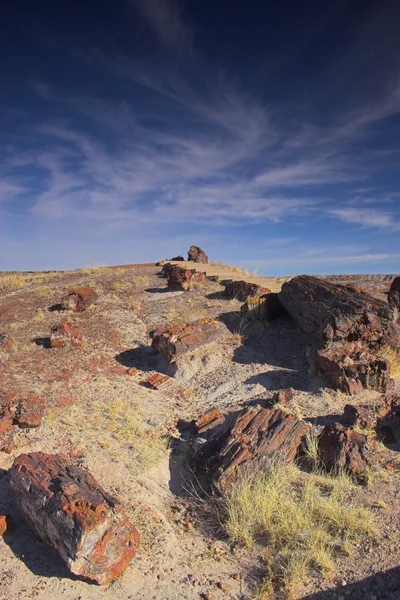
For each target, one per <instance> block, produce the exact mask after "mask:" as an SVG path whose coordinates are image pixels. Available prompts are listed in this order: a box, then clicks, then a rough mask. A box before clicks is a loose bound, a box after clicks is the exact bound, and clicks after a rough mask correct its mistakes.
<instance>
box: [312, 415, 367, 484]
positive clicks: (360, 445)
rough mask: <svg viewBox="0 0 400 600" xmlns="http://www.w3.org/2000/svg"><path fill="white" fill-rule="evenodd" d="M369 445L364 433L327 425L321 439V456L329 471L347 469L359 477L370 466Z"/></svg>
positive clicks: (337, 425) (319, 444)
mask: <svg viewBox="0 0 400 600" xmlns="http://www.w3.org/2000/svg"><path fill="white" fill-rule="evenodd" d="M367 444H368V438H367V437H366V436H365V435H363V434H362V433H358V432H357V431H353V430H352V429H348V428H346V427H344V426H343V425H341V424H340V423H333V424H330V425H327V426H326V427H325V428H324V430H323V432H322V434H321V435H320V437H319V442H318V448H319V455H320V458H321V461H322V463H323V464H324V466H325V468H326V469H327V470H328V471H331V470H333V469H345V470H347V471H348V472H349V473H351V474H352V475H355V476H359V475H362V474H363V473H364V471H365V469H366V467H367V466H368V465H369V464H370V452H369V449H368V446H367Z"/></svg>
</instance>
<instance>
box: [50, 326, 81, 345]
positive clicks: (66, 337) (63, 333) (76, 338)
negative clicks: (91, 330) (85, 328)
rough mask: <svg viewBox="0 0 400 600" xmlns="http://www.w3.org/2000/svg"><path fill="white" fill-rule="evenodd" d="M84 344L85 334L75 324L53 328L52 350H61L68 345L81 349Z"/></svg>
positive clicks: (51, 337) (51, 336)
mask: <svg viewBox="0 0 400 600" xmlns="http://www.w3.org/2000/svg"><path fill="white" fill-rule="evenodd" d="M84 342H85V338H84V336H83V333H82V332H81V330H80V329H79V327H77V326H76V325H74V324H73V323H60V324H59V325H55V326H54V327H52V328H51V335H50V346H51V347H52V348H60V347H62V346H66V345H67V344H71V345H72V346H76V347H80V346H82V345H83V344H84Z"/></svg>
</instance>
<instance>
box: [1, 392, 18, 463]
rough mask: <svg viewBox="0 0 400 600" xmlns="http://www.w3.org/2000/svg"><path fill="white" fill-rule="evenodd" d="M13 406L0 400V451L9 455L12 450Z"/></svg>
mask: <svg viewBox="0 0 400 600" xmlns="http://www.w3.org/2000/svg"><path fill="white" fill-rule="evenodd" d="M14 416H15V404H12V403H9V402H7V401H5V400H4V399H3V398H2V399H1V400H0V450H2V451H3V452H7V453H10V452H11V451H12V450H13V448H14V433H15V429H14Z"/></svg>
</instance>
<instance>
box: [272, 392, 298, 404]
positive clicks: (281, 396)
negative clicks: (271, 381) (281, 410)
mask: <svg viewBox="0 0 400 600" xmlns="http://www.w3.org/2000/svg"><path fill="white" fill-rule="evenodd" d="M294 395H295V391H294V389H293V388H287V389H286V390H279V391H278V392H275V394H274V395H273V398H272V402H274V403H279V404H282V405H283V406H286V405H288V404H290V403H291V401H292V400H293V399H294Z"/></svg>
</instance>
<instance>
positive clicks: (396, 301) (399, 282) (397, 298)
mask: <svg viewBox="0 0 400 600" xmlns="http://www.w3.org/2000/svg"><path fill="white" fill-rule="evenodd" d="M388 301H389V304H391V305H392V306H394V307H395V308H397V310H398V311H400V275H399V276H398V277H395V278H394V279H393V281H392V285H391V286H390V290H389V294H388Z"/></svg>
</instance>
